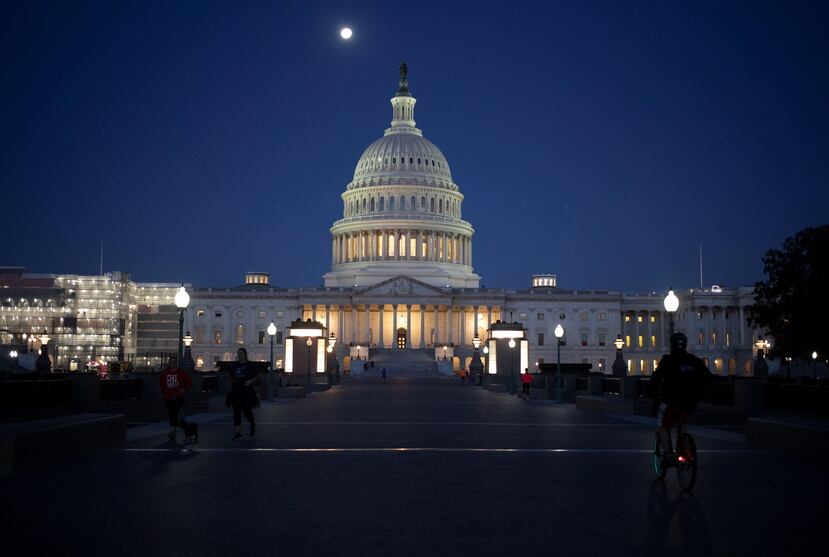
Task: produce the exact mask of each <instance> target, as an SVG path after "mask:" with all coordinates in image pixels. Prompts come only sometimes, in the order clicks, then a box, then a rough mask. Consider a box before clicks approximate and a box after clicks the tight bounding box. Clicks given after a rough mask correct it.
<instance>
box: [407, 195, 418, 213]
mask: <svg viewBox="0 0 829 557" xmlns="http://www.w3.org/2000/svg"><path fill="white" fill-rule="evenodd" d="M411 201H412V202H411V203H410V204H409V211H414V210H415V209H416V208H417V200H416V199H415V196H412V199H411Z"/></svg>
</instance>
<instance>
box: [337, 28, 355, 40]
mask: <svg viewBox="0 0 829 557" xmlns="http://www.w3.org/2000/svg"><path fill="white" fill-rule="evenodd" d="M351 35H352V33H351V29H349V28H348V27H343V28H342V29H340V36H341V37H342V38H344V39H345V40H348V39H350V38H351Z"/></svg>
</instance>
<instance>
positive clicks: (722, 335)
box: [717, 307, 728, 375]
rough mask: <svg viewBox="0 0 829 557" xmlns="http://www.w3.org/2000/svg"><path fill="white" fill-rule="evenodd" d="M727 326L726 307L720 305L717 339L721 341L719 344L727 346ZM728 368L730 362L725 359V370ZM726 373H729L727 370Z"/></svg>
mask: <svg viewBox="0 0 829 557" xmlns="http://www.w3.org/2000/svg"><path fill="white" fill-rule="evenodd" d="M725 327H726V324H725V308H724V307H720V327H719V328H720V330H719V331H718V333H717V340H718V341H719V345H720V346H721V347H722V346H725ZM723 360H725V358H723ZM727 369H728V362H726V361H723V370H727ZM726 375H727V372H726Z"/></svg>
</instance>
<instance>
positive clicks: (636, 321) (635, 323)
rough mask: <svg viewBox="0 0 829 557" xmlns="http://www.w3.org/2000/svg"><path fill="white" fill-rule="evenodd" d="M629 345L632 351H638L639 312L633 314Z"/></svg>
mask: <svg viewBox="0 0 829 557" xmlns="http://www.w3.org/2000/svg"><path fill="white" fill-rule="evenodd" d="M630 344H631V347H632V348H633V349H634V350H638V349H639V310H636V311H635V312H634V314H633V339H631V343H630ZM639 371H640V372H641V371H642V370H641V369H640V370H639Z"/></svg>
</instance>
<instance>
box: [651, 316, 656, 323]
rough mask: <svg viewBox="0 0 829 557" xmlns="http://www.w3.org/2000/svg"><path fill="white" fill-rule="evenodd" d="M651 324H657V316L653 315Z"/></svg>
mask: <svg viewBox="0 0 829 557" xmlns="http://www.w3.org/2000/svg"><path fill="white" fill-rule="evenodd" d="M651 323H656V316H655V315H651Z"/></svg>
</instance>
